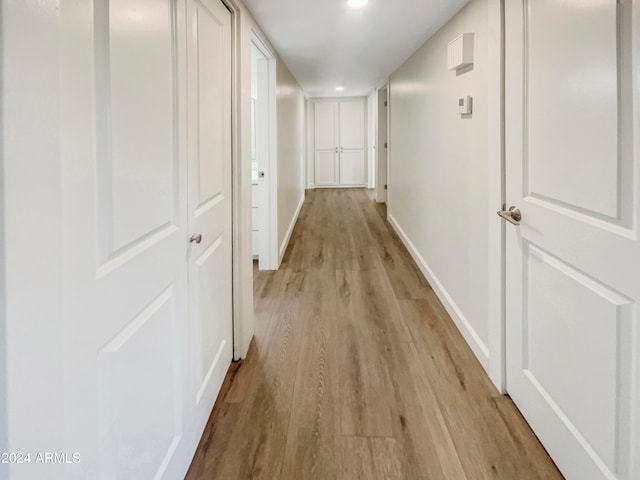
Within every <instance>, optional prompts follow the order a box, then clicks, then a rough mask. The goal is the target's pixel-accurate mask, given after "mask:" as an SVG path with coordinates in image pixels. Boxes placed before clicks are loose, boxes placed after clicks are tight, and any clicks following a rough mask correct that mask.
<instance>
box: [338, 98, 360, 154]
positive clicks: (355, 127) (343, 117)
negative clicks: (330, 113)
mask: <svg viewBox="0 0 640 480" xmlns="http://www.w3.org/2000/svg"><path fill="white" fill-rule="evenodd" d="M364 109H365V101H364V99H363V100H354V101H345V102H340V147H342V148H344V149H345V150H346V149H356V150H360V149H362V150H364V148H365V140H364V136H365V123H366V122H365V118H366V116H365V110H364Z"/></svg>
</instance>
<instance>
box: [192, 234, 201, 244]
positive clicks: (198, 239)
mask: <svg viewBox="0 0 640 480" xmlns="http://www.w3.org/2000/svg"><path fill="white" fill-rule="evenodd" d="M189 241H190V242H191V243H193V242H195V243H200V242H201V241H202V234H200V233H196V234H195V235H191V238H190V239H189Z"/></svg>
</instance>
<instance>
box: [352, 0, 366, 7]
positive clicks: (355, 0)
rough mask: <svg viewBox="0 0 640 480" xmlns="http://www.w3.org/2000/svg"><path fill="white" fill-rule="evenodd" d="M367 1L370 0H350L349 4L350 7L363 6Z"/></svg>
mask: <svg viewBox="0 0 640 480" xmlns="http://www.w3.org/2000/svg"><path fill="white" fill-rule="evenodd" d="M367 3H369V0H349V1H348V2H347V5H348V6H349V8H362V7H364V6H365V5H366V4H367Z"/></svg>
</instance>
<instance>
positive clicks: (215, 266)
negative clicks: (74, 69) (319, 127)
mask: <svg viewBox="0 0 640 480" xmlns="http://www.w3.org/2000/svg"><path fill="white" fill-rule="evenodd" d="M188 6H189V8H188V11H187V38H188V44H187V50H188V58H189V61H188V66H189V67H188V77H189V84H188V85H189V103H188V116H189V121H188V125H189V131H188V136H189V143H188V150H189V151H188V156H189V201H188V217H189V220H188V221H189V237H190V243H189V348H188V352H189V354H188V356H189V361H188V365H189V381H188V385H189V391H188V392H187V398H186V402H187V408H188V409H189V411H190V412H192V413H193V415H194V418H193V419H190V424H189V426H188V428H189V429H190V430H189V431H188V432H187V433H188V437H189V438H194V439H195V441H196V442H197V439H198V438H199V436H200V435H201V433H202V427H203V426H204V425H205V424H206V422H207V419H208V418H209V414H210V413H211V409H212V408H213V404H214V403H215V399H216V396H217V394H218V392H219V390H220V387H221V386H222V381H223V380H224V376H225V374H226V372H227V368H228V367H229V364H230V363H231V359H232V355H233V347H232V345H233V340H232V336H233V333H232V321H231V310H232V306H231V303H232V302H231V300H232V293H231V284H232V276H231V243H232V242H231V14H230V13H229V11H228V10H227V8H226V7H225V6H224V5H223V4H222V2H221V1H220V0H195V1H191V0H190V1H189V2H188Z"/></svg>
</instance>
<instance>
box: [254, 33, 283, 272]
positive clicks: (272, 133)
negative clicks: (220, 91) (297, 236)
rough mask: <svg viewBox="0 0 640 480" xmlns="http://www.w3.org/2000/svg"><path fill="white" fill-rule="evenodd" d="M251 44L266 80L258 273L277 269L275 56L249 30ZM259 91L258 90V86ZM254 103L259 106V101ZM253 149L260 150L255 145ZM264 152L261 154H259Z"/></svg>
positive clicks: (258, 37)
mask: <svg viewBox="0 0 640 480" xmlns="http://www.w3.org/2000/svg"><path fill="white" fill-rule="evenodd" d="M251 44H252V45H253V46H255V47H256V48H257V49H258V50H259V51H260V53H262V55H264V57H265V58H266V59H267V77H268V79H267V81H268V87H267V88H268V98H267V104H268V119H269V120H268V124H269V125H268V130H269V131H268V135H267V136H268V147H267V150H268V151H267V160H266V161H265V162H262V163H261V164H260V166H261V168H264V172H265V184H264V185H263V188H264V190H266V194H265V195H263V197H262V199H261V200H262V202H261V204H260V209H261V210H262V209H263V208H264V209H265V210H266V212H267V214H266V215H267V219H266V221H265V222H262V224H261V227H260V246H259V250H258V268H259V269H260V270H277V269H278V266H279V265H278V264H279V262H278V259H279V256H278V161H277V159H278V128H277V126H278V123H277V122H278V120H277V110H276V109H277V104H276V67H277V62H276V57H275V55H274V54H273V53H272V52H271V49H270V48H269V47H268V46H267V45H266V44H265V42H264V41H263V40H262V39H261V38H260V36H259V35H258V34H257V33H256V32H255V31H254V30H252V31H251ZM258 88H259V87H258ZM258 102H259V103H261V100H260V98H258ZM256 148H260V146H257V147H256ZM263 153H264V152H263ZM260 215H264V212H261V213H260ZM262 225H266V229H265V230H266V231H264V232H263V231H262V230H263V229H262Z"/></svg>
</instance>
